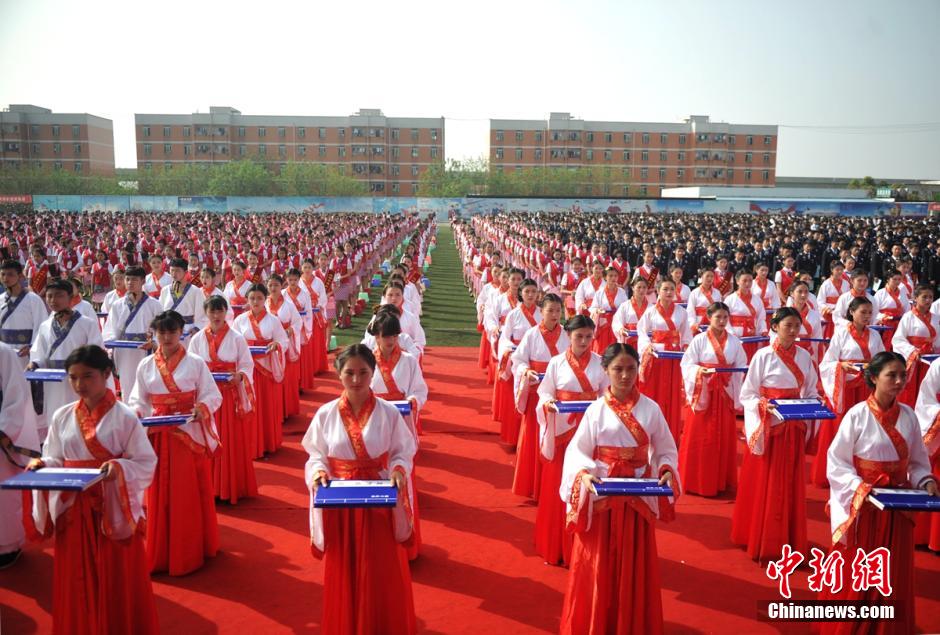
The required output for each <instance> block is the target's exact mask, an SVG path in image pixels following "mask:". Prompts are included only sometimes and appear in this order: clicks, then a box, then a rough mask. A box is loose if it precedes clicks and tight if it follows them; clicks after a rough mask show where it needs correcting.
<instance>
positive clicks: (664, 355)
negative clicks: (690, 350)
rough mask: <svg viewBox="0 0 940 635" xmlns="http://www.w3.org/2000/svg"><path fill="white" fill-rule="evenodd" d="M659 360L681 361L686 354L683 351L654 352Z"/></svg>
mask: <svg viewBox="0 0 940 635" xmlns="http://www.w3.org/2000/svg"><path fill="white" fill-rule="evenodd" d="M653 355H655V356H656V358H657V359H679V360H681V359H682V357H683V355H685V353H684V352H683V351H656V350H654V351H653Z"/></svg>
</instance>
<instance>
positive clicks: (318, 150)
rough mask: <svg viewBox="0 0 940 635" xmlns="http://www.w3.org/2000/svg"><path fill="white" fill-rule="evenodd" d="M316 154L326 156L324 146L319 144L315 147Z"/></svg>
mask: <svg viewBox="0 0 940 635" xmlns="http://www.w3.org/2000/svg"><path fill="white" fill-rule="evenodd" d="M317 156H321V157H325V156H326V146H323V145H321V146H319V147H318V148H317Z"/></svg>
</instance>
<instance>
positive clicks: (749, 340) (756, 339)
mask: <svg viewBox="0 0 940 635" xmlns="http://www.w3.org/2000/svg"><path fill="white" fill-rule="evenodd" d="M738 339H740V340H741V343H742V344H763V343H765V342H769V341H770V337H768V336H766V335H746V336H744V337H740V338H738Z"/></svg>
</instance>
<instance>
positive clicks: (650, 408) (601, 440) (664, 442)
mask: <svg viewBox="0 0 940 635" xmlns="http://www.w3.org/2000/svg"><path fill="white" fill-rule="evenodd" d="M633 416H634V417H635V418H636V420H637V422H638V423H639V424H640V426H641V427H642V428H643V430H644V431H645V432H646V434H647V436H648V437H649V452H648V457H649V467H650V474H652V475H653V476H654V477H657V476H659V475H660V474H661V473H662V472H663V471H665V470H668V471H670V472H672V474H673V478H674V480H673V483H672V487H673V488H674V489H675V491H679V489H678V488H679V473H678V471H677V469H676V466H677V465H678V464H679V452H678V450H677V449H676V442H675V441H674V440H673V438H672V433H671V432H670V431H669V426H668V425H667V424H666V419H665V418H664V417H663V413H662V411H661V410H660V409H659V406H658V405H656V402H655V401H653V400H652V399H650V398H649V397H647V396H646V395H643V394H641V395H639V397H638V399H637V402H636V405H635V406H634V407H633ZM636 445H637V441H636V438H635V437H634V436H633V434H632V433H631V432H630V430H629V429H628V428H627V427H626V426H625V425H624V424H623V421H621V420H620V417H618V416H617V413H616V412H614V411H613V410H612V409H611V408H610V407H609V406H608V405H607V403H606V401H605V399H604V395H603V394H602V395H601V397H600V398H599V399H597V400H596V401H595V402H594V403H592V404H591V405H590V406H588V409H587V411H585V413H584V418H583V419H582V420H581V424H580V425H579V426H578V430H577V431H576V432H575V433H574V437H572V439H571V443H569V444H568V449H567V451H566V452H565V465H564V468H563V471H562V476H561V487H560V488H559V490H558V493H559V495H560V496H561V498H562V500H564V501H565V502H566V503H567V506H566V508H567V511H568V514H569V516H568V517H569V518H571V515H572V514H574V513H577V515H578V516H582V515H584V514H586V520H587V522H586V523H585V525H584V531H588V530H590V528H591V521H592V517H593V515H594V514H593V507H594V503H595V502H596V501H598V500H601V499H603V498H604V497H603V496H598V495H596V494H593V493H591V492H590V490H588V489H587V488H586V487H585V486H584V484H583V483H579V482H578V479H579V478H580V477H579V474H581V472H582V470H586V471H587V472H589V473H590V474H591V475H593V476H595V477H597V478H599V479H601V480H603V479H604V478H605V477H606V476H607V474H608V469H609V467H610V466H608V465H607V463H605V462H604V461H602V460H600V459H595V458H594V451H595V449H596V448H598V447H600V446H610V447H620V448H632V447H636ZM645 471H646V466H643V467H640V468H637V469H636V471H635V472H634V473H633V474H630V475H628V477H634V478H641V477H643V475H644V473H645ZM575 486H577V487H580V495H579V496H578V499H577V500H578V502H579V506H578V509H572V508H571V494H572V491H573V489H574V487H575ZM640 500H642V501H643V502H644V503H645V504H646V505H647V506H648V507H649V508H650V510H652V512H653V514H655V515H656V516H657V517H659V516H660V501H659V498H658V497H656V496H643V497H640ZM673 500H674V499H673V497H669V501H670V502H672V501H673Z"/></svg>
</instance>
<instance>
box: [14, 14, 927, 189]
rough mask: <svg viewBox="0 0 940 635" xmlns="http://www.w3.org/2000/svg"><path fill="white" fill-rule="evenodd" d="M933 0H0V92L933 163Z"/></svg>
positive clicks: (36, 100)
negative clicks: (686, 130) (568, 124)
mask: <svg viewBox="0 0 940 635" xmlns="http://www.w3.org/2000/svg"><path fill="white" fill-rule="evenodd" d="M938 28H940V2H938V1H935V0H895V1H893V2H890V3H885V2H876V1H873V0H854V1H837V0H826V1H819V0H814V1H812V2H807V1H803V0H797V1H794V0H788V1H787V2H758V1H756V0H754V1H750V0H741V1H737V0H711V1H705V0H701V1H694V0H689V1H676V0H657V1H654V0H650V1H647V2H640V1H639V0H620V1H619V2H617V1H613V2H592V1H590V0H580V1H577V2H562V1H558V0H540V1H538V2H529V1H526V0H512V1H509V2H506V1H502V2H495V1H490V0H477V1H476V2H472V3H465V2H461V3H456V2H441V1H440V0H438V1H427V2H424V1H415V0H399V1H397V2H373V1H372V0H359V1H357V2H355V3H352V2H326V1H323V0H306V1H298V2H291V1H288V0H267V1H266V2H263V3H259V2H243V1H241V0H230V1H228V2H224V3H223V2H207V1H204V0H188V1H186V2H182V1H178V0H164V1H163V2H160V3H155V2H140V1H138V0H90V1H88V2H75V1H74V0H64V1H59V0H0V107H4V108H5V107H6V106H7V105H8V104H11V103H32V104H36V105H40V106H44V107H47V108H51V109H52V110H54V111H57V112H88V113H91V114H94V115H99V116H102V117H106V118H108V119H111V120H112V121H113V122H114V137H115V159H116V163H117V166H118V167H134V166H135V165H136V156H135V147H134V128H133V124H134V113H135V112H141V113H192V112H197V111H199V112H207V111H208V108H209V106H232V107H235V108H237V109H239V110H240V111H241V112H242V113H243V114H257V115H260V114H267V115H330V116H342V115H349V114H352V113H353V112H355V111H357V110H359V109H360V108H381V109H382V111H383V112H384V113H385V114H386V115H389V116H403V117H408V116H412V117H440V116H444V117H447V118H448V120H447V122H446V130H445V144H446V145H445V154H446V156H447V157H448V158H455V159H460V158H465V157H477V156H482V155H488V134H487V133H488V130H489V119H490V118H494V119H501V118H519V119H546V118H547V117H548V114H549V113H550V112H557V111H561V112H570V113H571V114H572V115H574V116H575V117H578V118H580V119H587V120H605V121H666V122H680V121H682V120H683V119H684V118H685V117H687V116H689V115H691V114H696V115H710V116H711V118H712V120H713V121H726V122H730V123H750V124H776V125H779V126H780V130H779V135H780V136H779V140H778V160H777V174H778V175H782V176H815V177H860V176H865V175H871V176H874V177H876V178H879V179H880V178H884V179H892V178H896V179H901V178H911V179H940V71H938V69H940V44H938V42H937V39H936V33H937V30H938Z"/></svg>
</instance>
